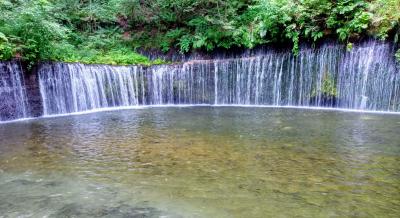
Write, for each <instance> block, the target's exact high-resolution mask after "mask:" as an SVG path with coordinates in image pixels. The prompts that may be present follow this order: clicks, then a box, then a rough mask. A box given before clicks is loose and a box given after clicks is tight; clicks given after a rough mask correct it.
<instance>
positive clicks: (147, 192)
mask: <svg viewBox="0 0 400 218" xmlns="http://www.w3.org/2000/svg"><path fill="white" fill-rule="evenodd" d="M399 214H400V116H399V115H390V114H363V113H348V112H340V111H318V110H302V109H287V108H286V109H285V108H281V109H279V108H250V107H248V108H240V107H183V108H167V107H166V108H146V109H134V110H123V111H108V112H101V113H93V114H85V115H79V116H65V117H54V118H46V119H36V120H29V121H22V122H16V123H6V124H1V125H0V217H2V216H5V217H17V216H22V217H29V216H31V217H42V216H48V217H398V216H399Z"/></svg>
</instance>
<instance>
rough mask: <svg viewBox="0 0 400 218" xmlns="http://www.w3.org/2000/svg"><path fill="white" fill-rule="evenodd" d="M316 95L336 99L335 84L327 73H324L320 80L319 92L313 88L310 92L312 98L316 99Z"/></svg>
mask: <svg viewBox="0 0 400 218" xmlns="http://www.w3.org/2000/svg"><path fill="white" fill-rule="evenodd" d="M318 95H323V96H327V97H337V90H336V83H335V80H334V79H333V78H332V76H331V74H330V73H329V72H325V74H324V76H323V78H322V85H321V90H319V91H318V90H317V88H316V87H315V88H314V89H313V91H312V94H311V96H312V97H316V96H318Z"/></svg>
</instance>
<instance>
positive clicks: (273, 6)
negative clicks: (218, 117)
mask: <svg viewBox="0 0 400 218" xmlns="http://www.w3.org/2000/svg"><path fill="white" fill-rule="evenodd" d="M0 13H1V15H2V16H1V17H0V59H1V60H8V59H13V58H21V59H22V60H24V61H26V62H27V63H31V64H33V63H36V62H38V61H44V60H51V61H65V62H82V63H106V64H157V63H162V62H163V61H161V60H155V61H150V60H148V59H147V58H146V57H144V56H142V55H139V54H138V53H137V51H138V49H155V50H160V51H162V52H168V51H171V50H172V51H177V52H181V53H187V52H191V51H193V50H204V51H212V50H214V49H216V48H225V49H229V48H232V47H244V48H253V47H255V46H257V45H263V44H277V43H281V44H285V45H286V44H290V46H291V47H292V48H293V52H294V53H296V52H298V49H299V44H301V43H310V44H313V43H316V42H318V41H319V40H321V39H323V38H332V39H335V40H338V41H340V42H342V43H343V44H345V45H347V47H348V49H351V47H352V43H354V42H356V41H359V40H362V39H364V38H368V37H374V38H377V39H381V40H389V39H390V40H395V41H397V38H398V36H399V34H400V32H399V25H400V1H399V0H230V1H226V0H0ZM396 56H398V58H399V59H400V52H398V53H397V55H396Z"/></svg>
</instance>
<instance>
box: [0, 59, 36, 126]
mask: <svg viewBox="0 0 400 218" xmlns="http://www.w3.org/2000/svg"><path fill="white" fill-rule="evenodd" d="M0 102H1V103H0V121H6V120H14V119H22V118H27V117H28V116H29V110H28V103H27V97H26V93H25V87H24V78H23V74H22V70H21V67H20V66H19V64H18V63H17V62H0Z"/></svg>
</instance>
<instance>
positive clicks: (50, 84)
mask: <svg viewBox="0 0 400 218" xmlns="http://www.w3.org/2000/svg"><path fill="white" fill-rule="evenodd" d="M139 69H140V68H139V67H110V66H85V65H82V64H63V63H55V64H44V65H42V67H41V68H40V70H39V83H40V92H41V95H42V99H43V112H44V114H45V115H51V114H66V113H74V112H80V111H88V110H94V109H100V108H109V107H119V106H132V105H139V96H140V94H141V92H142V87H141V86H143V85H144V83H143V80H140V78H141V77H143V76H142V73H141V72H140V70H139Z"/></svg>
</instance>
